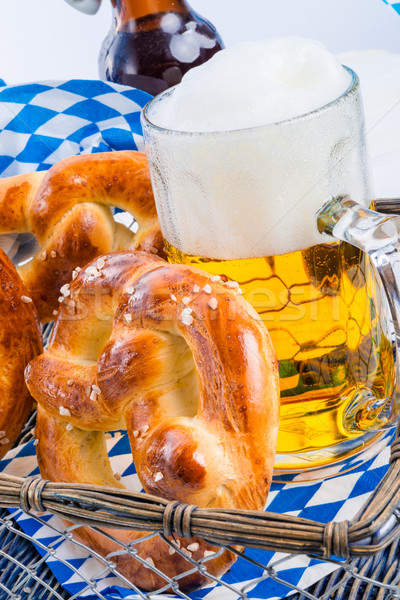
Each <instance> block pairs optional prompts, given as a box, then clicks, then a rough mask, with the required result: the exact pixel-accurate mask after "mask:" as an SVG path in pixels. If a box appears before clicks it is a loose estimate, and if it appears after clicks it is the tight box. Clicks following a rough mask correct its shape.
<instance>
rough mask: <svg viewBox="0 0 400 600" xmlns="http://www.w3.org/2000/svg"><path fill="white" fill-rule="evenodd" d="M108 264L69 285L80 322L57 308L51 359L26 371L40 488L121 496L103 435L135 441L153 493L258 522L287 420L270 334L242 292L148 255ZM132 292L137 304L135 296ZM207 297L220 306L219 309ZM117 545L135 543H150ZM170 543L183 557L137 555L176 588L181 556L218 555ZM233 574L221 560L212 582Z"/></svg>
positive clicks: (149, 580) (97, 542) (132, 569)
mask: <svg viewBox="0 0 400 600" xmlns="http://www.w3.org/2000/svg"><path fill="white" fill-rule="evenodd" d="M105 258H106V262H105V265H104V267H103V269H102V274H103V276H102V277H101V278H95V279H93V278H92V277H90V275H89V274H88V269H87V268H86V269H85V270H82V272H81V273H80V274H79V276H78V277H77V278H76V279H75V281H74V282H73V283H71V288H70V289H71V295H72V296H73V298H74V299H75V300H76V304H77V307H78V313H77V314H78V316H77V318H71V316H70V315H69V314H68V312H67V310H66V308H65V307H64V305H61V308H60V313H59V316H58V318H57V320H56V323H55V327H54V331H53V334H52V338H51V342H50V345H49V348H48V350H47V351H46V352H45V353H44V354H42V355H41V356H39V357H37V358H35V359H34V360H33V361H32V362H31V363H30V364H29V365H28V367H27V369H26V381H27V384H28V387H29V389H30V391H31V393H32V395H33V396H34V398H35V399H36V400H37V402H38V417H37V424H36V436H37V438H38V439H39V444H38V446H37V453H38V461H39V466H40V470H41V474H42V476H43V477H44V478H47V479H50V480H51V481H65V482H85V483H90V484H93V485H109V486H113V487H123V485H122V483H121V482H120V480H119V477H117V478H116V477H115V476H114V474H113V471H112V470H111V467H110V463H109V460H108V456H107V452H106V445H105V432H107V431H109V430H121V429H126V430H127V432H128V434H129V439H130V444H131V450H132V456H133V460H134V463H135V467H136V471H137V473H138V476H139V479H140V481H141V483H142V485H143V487H144V489H145V491H146V492H148V493H150V494H154V495H158V496H161V497H163V498H165V499H168V500H179V501H180V502H183V503H187V504H191V505H196V506H200V507H209V508H237V509H253V510H261V509H263V508H264V506H265V502H266V498H267V494H268V490H269V486H270V482H271V477H272V469H273V462H274V456H275V446H276V437H277V430H278V420H279V382H278V370H277V360H276V356H275V353H274V350H273V348H272V345H271V341H270V338H269V334H268V332H267V329H266V328H265V327H264V326H263V325H262V324H261V323H260V321H259V320H258V316H257V314H256V313H255V311H254V310H253V309H252V308H251V306H250V305H249V304H248V303H247V302H246V301H245V300H243V298H241V297H240V296H239V297H237V296H236V293H235V290H233V289H229V288H221V285H220V284H218V283H214V282H213V281H212V280H211V279H210V278H209V276H208V275H207V274H206V273H203V272H202V271H200V270H198V269H195V268H193V267H188V266H185V265H171V264H168V263H166V262H165V261H163V260H161V259H159V258H157V257H154V256H152V255H150V254H146V253H141V252H137V253H134V252H119V253H115V254H109V255H107V256H106V257H105ZM131 286H133V287H134V288H135V295H130V294H127V293H126V292H127V290H128V289H129V287H131ZM194 286H198V287H199V290H203V291H200V292H199V293H198V295H197V296H196V297H192V300H191V308H190V309H188V308H185V309H184V310H185V311H188V310H190V311H191V312H190V315H189V316H190V317H191V321H190V322H189V321H188V320H183V319H182V317H181V313H182V300H183V298H185V297H187V295H188V291H189V290H192V289H193V287H194ZM208 288H210V292H212V294H213V296H212V297H215V296H217V297H218V306H215V310H210V309H209V306H208V304H209V302H210V295H209V293H208ZM126 315H129V316H130V319H129V322H127V320H126V318H124V317H125V316H126ZM71 381H73V385H72V386H71V385H69V383H70V382H71ZM88 387H89V388H90V389H91V390H93V389H94V390H95V392H96V401H95V402H93V401H91V400H90V398H88V396H87V394H86V389H87V388H88ZM98 391H99V392H101V393H99V395H98V396H97V392H98ZM66 410H68V412H69V413H70V414H68V415H67V414H66V412H65V411H66ZM64 415H65V416H64ZM66 423H68V424H70V426H73V429H72V430H68V431H67V430H66ZM104 531H105V532H107V531H109V532H110V531H111V529H108V530H107V529H104ZM74 535H76V536H77V537H78V538H79V539H80V540H82V541H84V542H85V543H86V544H88V545H89V546H90V547H91V548H92V549H94V550H95V551H96V552H99V553H100V554H102V555H103V556H107V555H108V554H110V553H112V552H115V554H114V555H113V561H114V562H115V563H116V568H117V569H118V571H119V572H120V573H122V574H123V575H124V576H125V577H127V578H128V579H129V580H130V581H132V582H134V583H135V584H136V585H138V586H140V587H141V588H144V589H146V590H150V591H151V590H155V589H158V588H160V587H163V586H164V585H165V580H164V579H162V578H161V577H160V576H159V575H157V573H155V572H153V571H152V570H151V569H149V568H145V566H144V565H143V563H140V562H139V561H137V560H135V558H133V557H129V556H127V555H122V554H119V553H118V551H119V550H120V546H119V545H118V544H117V543H116V542H114V541H112V540H111V539H110V538H108V537H105V536H104V535H102V533H101V532H99V531H96V532H94V531H93V530H91V529H89V528H87V527H84V526H82V527H80V528H79V529H77V530H75V532H74ZM114 535H116V537H118V538H119V539H121V540H122V541H123V543H125V544H129V543H130V542H132V541H134V540H138V539H140V538H141V537H145V536H146V533H144V532H139V531H129V532H127V531H118V532H114ZM171 539H173V540H174V541H175V542H177V541H178V542H179V544H180V547H181V549H182V553H183V554H184V556H182V555H181V554H180V553H179V552H174V553H172V554H171V552H170V548H169V546H168V544H167V543H166V542H165V541H163V540H162V539H161V538H160V537H158V536H155V537H153V538H152V539H148V540H146V541H144V542H142V543H140V542H138V543H135V549H136V550H137V552H138V556H140V557H141V558H142V559H143V560H144V561H146V562H147V565H148V564H151V565H153V564H154V565H155V567H156V568H157V569H159V570H160V571H162V572H164V573H165V574H166V575H167V576H168V577H175V576H177V575H179V574H181V573H183V572H185V571H187V570H189V569H191V565H190V564H189V563H188V562H187V558H186V557H193V558H194V559H196V560H198V559H199V558H202V557H203V556H209V555H210V556H211V555H212V554H213V551H214V552H216V551H217V549H216V548H215V547H214V546H212V545H210V544H209V543H207V542H205V541H204V540H202V539H200V538H193V537H192V538H190V539H183V538H181V539H180V540H179V538H178V539H177V538H175V537H174V538H171ZM207 553H211V554H207ZM234 561H235V555H234V554H233V553H231V552H229V551H227V550H226V551H224V552H223V553H221V555H220V556H217V557H215V558H213V559H210V561H208V562H207V570H208V572H209V573H210V574H212V575H214V576H220V575H222V574H223V573H225V572H226V571H227V570H228V569H229V568H230V566H231V565H232V564H233V562H234ZM207 582H208V580H207V578H206V576H205V575H204V574H202V573H200V572H196V573H192V574H190V575H187V576H185V577H184V578H182V579H180V588H181V589H185V590H189V589H194V588H197V587H199V586H202V585H205V584H206V583H207Z"/></svg>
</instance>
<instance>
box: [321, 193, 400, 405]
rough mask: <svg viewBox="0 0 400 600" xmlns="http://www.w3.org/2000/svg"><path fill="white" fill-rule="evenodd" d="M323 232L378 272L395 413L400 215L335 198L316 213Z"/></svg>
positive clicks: (399, 386) (399, 367)
mask: <svg viewBox="0 0 400 600" xmlns="http://www.w3.org/2000/svg"><path fill="white" fill-rule="evenodd" d="M316 218H317V226H318V230H319V232H320V233H325V234H328V235H329V236H332V237H334V238H336V239H339V240H342V241H344V242H348V243H349V244H352V245H353V246H356V247H357V248H359V249H360V250H362V251H363V252H366V253H367V254H368V256H369V257H370V260H371V263H372V264H373V266H374V267H375V269H376V272H377V273H378V275H379V277H380V279H381V281H382V285H383V289H384V291H385V294H386V298H387V301H388V306H389V310H390V313H391V317H392V322H393V329H394V339H393V340H392V342H393V344H394V356H395V363H396V367H395V378H396V380H395V382H394V383H395V385H394V390H395V393H394V397H393V403H394V404H395V407H396V408H395V411H394V412H395V413H397V415H398V412H399V408H400V406H399V404H400V360H399V351H400V241H399V240H400V216H390V215H386V214H383V213H378V212H376V211H374V210H370V209H368V208H365V207H363V206H361V205H360V204H357V203H356V202H354V201H353V200H351V199H350V198H349V197H348V196H342V197H338V198H334V199H333V200H331V201H329V202H328V203H326V204H325V205H324V206H323V207H322V208H321V209H320V210H319V211H318V212H317V214H316Z"/></svg>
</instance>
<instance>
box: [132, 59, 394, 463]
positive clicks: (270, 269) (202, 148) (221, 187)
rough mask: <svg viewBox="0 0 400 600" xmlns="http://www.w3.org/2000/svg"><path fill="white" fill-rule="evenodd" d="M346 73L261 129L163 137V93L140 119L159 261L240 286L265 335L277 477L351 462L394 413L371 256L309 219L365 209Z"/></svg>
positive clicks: (358, 115) (355, 84)
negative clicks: (327, 93) (308, 108)
mask: <svg viewBox="0 0 400 600" xmlns="http://www.w3.org/2000/svg"><path fill="white" fill-rule="evenodd" d="M348 71H349V72H350V74H351V78H352V80H351V84H350V86H349V88H348V89H347V91H346V92H345V93H344V94H343V95H342V96H341V97H340V98H338V99H337V100H335V101H333V102H331V103H329V104H327V105H326V106H323V107H322V108H319V109H317V110H314V111H312V112H310V113H308V114H306V115H303V116H300V117H296V118H292V119H289V120H286V121H282V122H280V123H274V124H272V125H264V126H259V127H254V128H250V129H239V130H234V131H221V132H212V133H208V132H202V133H192V132H190V133H186V132H178V131H170V130H167V129H163V128H161V127H158V126H157V125H155V124H154V122H153V117H154V114H155V111H156V110H157V106H158V105H159V103H162V102H165V101H166V99H167V98H168V96H169V95H170V94H172V93H173V89H172V90H167V91H166V92H164V93H163V94H161V95H160V96H158V97H157V98H155V99H154V100H152V101H151V102H150V103H149V104H148V105H147V106H146V107H145V109H144V111H143V114H142V124H143V130H144V136H145V144H146V151H147V154H148V158H149V164H150V172H151V176H152V182H153V188H154V192H155V197H156V202H157V210H158V215H159V218H160V222H161V227H162V231H163V236H164V238H165V244H166V250H167V254H168V257H169V260H170V261H173V262H180V263H185V264H191V265H195V266H197V267H200V268H201V269H204V270H206V271H208V272H209V273H211V274H213V275H216V274H218V275H221V276H226V277H227V278H229V279H233V280H235V281H238V282H239V284H240V287H241V288H242V290H243V294H244V297H245V298H246V299H247V300H248V301H249V302H250V303H251V304H252V305H253V307H254V308H255V309H256V311H257V312H258V315H259V318H260V319H261V320H262V321H263V322H264V324H265V325H266V327H267V328H268V330H269V332H270V334H271V338H272V341H273V344H274V347H275V350H276V352H277V355H278V359H279V368H280V386H281V422H280V431H279V436H278V448H277V457H276V465H275V466H276V469H277V470H278V471H303V470H306V469H318V468H320V467H323V466H325V465H329V464H331V463H334V462H338V461H340V460H344V459H347V458H348V457H350V456H353V455H356V454H358V453H359V452H360V451H361V450H363V449H365V448H367V447H368V446H369V445H371V444H372V442H376V441H377V439H378V438H379V437H380V436H383V432H384V431H385V429H386V428H388V427H390V426H391V425H392V424H393V422H394V421H395V420H396V419H397V417H398V413H399V407H398V405H397V401H396V396H395V394H394V385H395V384H394V381H395V362H394V353H393V347H392V339H393V338H392V330H391V321H390V318H389V311H388V306H387V301H386V298H385V295H384V293H383V288H382V286H381V284H380V282H379V281H378V275H377V272H376V269H375V268H374V265H373V264H372V262H371V260H370V258H369V256H368V254H367V253H365V252H363V250H366V249H367V250H368V248H365V247H363V246H362V244H360V243H359V244H358V247H356V246H357V244H355V245H354V240H353V238H348V237H347V236H346V235H345V234H344V233H342V231H341V234H340V235H339V234H337V230H336V229H334V230H333V232H334V233H333V235H334V236H335V238H336V239H335V240H332V239H329V238H327V237H326V236H323V235H322V234H321V233H320V231H318V229H317V226H316V223H315V213H316V211H317V210H318V209H319V208H320V207H321V206H322V205H323V204H324V203H325V202H326V201H328V200H329V199H332V198H338V197H343V196H345V195H348V196H349V197H351V198H352V199H353V200H354V201H356V202H357V203H358V204H359V205H360V206H361V207H365V208H367V207H369V206H370V205H371V198H372V193H371V190H370V185H369V176H368V169H367V160H366V149H365V138H364V121H363V109H362V103H361V97H360V89H359V81H358V77H357V75H356V74H355V73H354V72H353V71H351V70H350V69H348ZM343 218H344V217H343ZM325 229H326V230H328V228H325ZM325 229H324V230H325ZM331 233H332V232H331Z"/></svg>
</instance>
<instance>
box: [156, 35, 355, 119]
mask: <svg viewBox="0 0 400 600" xmlns="http://www.w3.org/2000/svg"><path fill="white" fill-rule="evenodd" d="M349 84H350V76H349V73H348V72H347V71H346V70H345V69H343V67H342V65H341V64H340V62H339V61H338V59H337V58H335V57H334V56H333V55H332V54H330V53H329V52H328V50H327V49H326V48H325V46H324V45H323V44H321V43H320V42H317V41H314V40H306V39H303V38H296V37H288V38H272V39H269V40H263V41H259V42H246V43H242V44H238V45H237V46H232V47H231V48H228V49H226V50H223V51H221V52H217V54H215V55H214V56H213V57H212V58H211V59H210V60H209V61H208V62H207V63H204V64H203V65H201V66H199V67H197V68H195V69H192V70H190V71H189V72H188V73H187V74H186V75H185V76H184V78H183V79H182V82H181V84H180V85H179V86H178V87H177V88H176V90H175V91H174V93H173V95H172V96H171V97H170V99H169V101H168V102H166V103H164V104H161V105H160V106H159V107H158V110H157V112H156V113H155V114H153V122H154V123H155V124H156V125H159V126H161V127H165V128H168V129H174V130H176V131H228V130H231V129H242V128H246V127H256V126H258V125H266V124H268V123H277V122H279V121H283V120H286V119H290V118H292V117H296V116H299V115H303V114H306V113H307V112H310V111H312V110H314V109H316V108H319V107H320V106H324V105H325V104H328V103H329V102H331V101H332V100H335V99H336V98H338V97H339V96H340V95H341V94H342V93H343V92H344V91H345V90H346V89H347V88H348V86H349Z"/></svg>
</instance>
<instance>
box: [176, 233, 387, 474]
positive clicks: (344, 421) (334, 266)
mask: <svg viewBox="0 0 400 600" xmlns="http://www.w3.org/2000/svg"><path fill="white" fill-rule="evenodd" d="M166 251H167V255H168V258H169V260H170V261H171V262H179V263H184V264H189V265H194V266H197V267H199V268H201V269H203V270H205V271H207V272H209V273H211V274H213V275H221V276H222V277H223V278H228V279H231V280H234V281H237V282H238V283H239V284H240V287H241V289H242V290H243V295H244V297H245V298H246V299H247V300H248V301H249V302H250V304H252V306H253V307H254V308H255V309H256V311H257V312H258V314H259V316H260V319H261V320H262V321H263V322H264V323H265V325H266V327H267V328H268V330H269V333H270V335H271V338H272V342H273V345H274V348H275V350H276V352H277V355H278V360H279V370H280V385H281V422H280V430H279V436H278V447H277V454H278V459H277V465H276V466H277V467H278V468H282V469H285V468H288V467H287V465H286V462H285V455H288V460H287V462H288V463H289V465H290V467H291V468H293V467H294V466H295V465H294V458H293V457H294V455H297V454H299V453H301V454H302V455H303V456H306V455H305V454H303V453H310V452H311V453H313V454H312V455H310V456H312V457H313V459H312V466H313V467H317V466H321V465H323V464H326V463H327V462H329V461H330V460H332V456H331V453H330V452H329V449H334V448H335V446H337V445H338V444H342V443H343V442H349V451H348V454H351V453H353V452H354V451H355V449H353V447H352V444H351V440H353V439H357V438H359V437H360V434H361V432H365V431H368V430H370V429H373V430H376V429H379V428H380V427H383V426H384V425H385V417H384V416H382V415H381V414H380V413H381V411H382V406H381V405H380V402H379V401H382V403H384V401H385V399H387V398H388V397H389V396H390V394H391V392H392V387H393V380H394V359H393V352H392V346H391V344H390V342H389V339H388V332H387V322H388V321H387V319H388V317H387V315H386V312H385V307H384V306H382V305H383V301H382V299H381V296H380V288H379V286H378V282H377V281H375V273H374V271H373V269H372V266H371V264H370V261H369V258H368V256H367V255H365V254H363V253H362V252H361V251H360V250H357V249H356V248H354V247H353V246H350V245H349V244H347V243H345V242H332V243H327V244H318V245H315V246H312V247H310V248H308V249H306V250H302V251H297V252H291V253H288V254H283V255H278V256H268V257H265V258H252V259H239V260H211V259H208V258H205V257H200V256H190V255H187V254H184V253H182V252H180V251H179V250H177V249H176V248H174V247H173V246H171V245H170V244H168V243H166ZM326 449H328V452H327V451H326ZM358 449H359V448H358ZM343 457H344V456H342V458H343ZM299 467H300V463H299ZM303 467H304V464H303Z"/></svg>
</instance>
